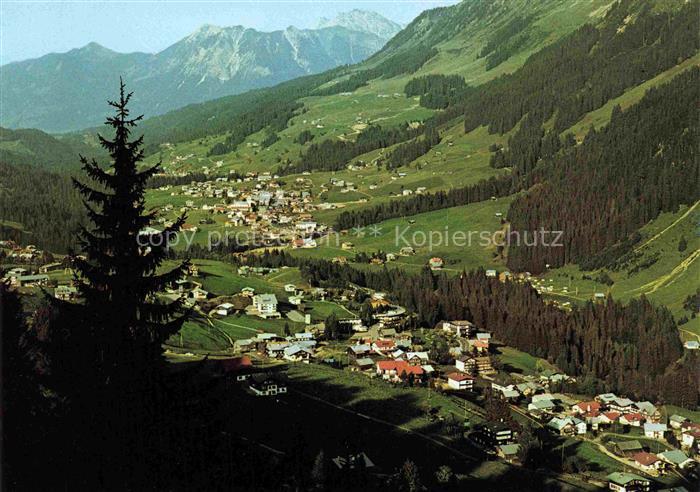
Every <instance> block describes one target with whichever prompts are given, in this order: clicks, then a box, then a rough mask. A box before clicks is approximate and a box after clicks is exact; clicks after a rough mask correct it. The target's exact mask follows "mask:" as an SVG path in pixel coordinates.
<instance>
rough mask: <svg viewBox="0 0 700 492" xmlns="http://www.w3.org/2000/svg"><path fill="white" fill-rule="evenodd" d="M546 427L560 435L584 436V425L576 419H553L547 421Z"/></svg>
mask: <svg viewBox="0 0 700 492" xmlns="http://www.w3.org/2000/svg"><path fill="white" fill-rule="evenodd" d="M547 427H549V428H551V429H554V430H556V431H557V432H559V434H561V435H565V434H579V435H581V434H585V433H586V427H587V426H586V423H585V422H584V421H583V420H581V419H577V418H576V417H564V418H559V417H555V418H553V419H552V420H550V421H549V423H548V424H547Z"/></svg>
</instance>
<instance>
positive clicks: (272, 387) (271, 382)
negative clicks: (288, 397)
mask: <svg viewBox="0 0 700 492" xmlns="http://www.w3.org/2000/svg"><path fill="white" fill-rule="evenodd" d="M249 384H250V390H251V391H252V392H253V394H254V395H255V396H276V395H280V394H285V393H287V385H286V384H285V383H284V382H283V381H281V380H280V379H279V378H278V377H276V376H274V375H270V374H254V375H253V376H252V377H251V378H250V379H249Z"/></svg>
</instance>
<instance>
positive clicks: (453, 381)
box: [447, 372, 474, 391]
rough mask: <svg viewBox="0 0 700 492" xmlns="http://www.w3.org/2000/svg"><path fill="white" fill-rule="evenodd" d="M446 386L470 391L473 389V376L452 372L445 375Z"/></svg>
mask: <svg viewBox="0 0 700 492" xmlns="http://www.w3.org/2000/svg"><path fill="white" fill-rule="evenodd" d="M447 386H449V387H450V388H451V389H454V390H461V391H471V390H472V389H474V378H473V377H472V376H470V375H468V374H463V373H460V372H453V373H452V374H449V375H448V376H447Z"/></svg>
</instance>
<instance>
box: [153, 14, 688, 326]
mask: <svg viewBox="0 0 700 492" xmlns="http://www.w3.org/2000/svg"><path fill="white" fill-rule="evenodd" d="M608 5H609V2H604V1H601V2H594V3H589V2H576V3H574V5H573V6H572V5H569V6H568V7H566V8H565V7H563V6H561V7H559V8H550V9H547V12H546V14H545V15H543V16H542V17H540V18H539V19H538V20H537V21H536V23H535V26H534V27H533V29H532V32H533V36H531V39H532V41H531V42H530V43H529V44H526V45H525V46H524V47H522V48H521V51H520V52H519V53H518V54H516V55H515V56H513V57H511V58H510V59H508V60H507V61H506V62H504V63H503V64H501V65H499V66H498V67H496V68H495V69H492V70H489V71H487V70H486V69H485V66H484V59H478V58H477V57H476V53H477V52H478V50H480V48H481V47H482V46H483V45H484V44H485V43H486V41H487V40H488V36H489V34H490V33H491V32H493V30H494V29H497V28H498V27H499V26H500V25H502V24H501V22H499V21H498V20H495V21H492V25H489V26H488V29H485V28H484V26H481V28H480V29H475V28H474V26H466V27H465V28H464V29H463V30H462V32H461V33H460V34H458V35H457V36H455V37H453V38H452V39H450V40H449V41H447V42H444V43H441V44H440V45H438V48H439V54H438V56H436V57H435V58H434V59H432V60H430V61H429V62H428V63H427V64H425V65H424V66H423V67H422V68H421V69H420V70H419V71H418V72H417V73H416V74H415V75H422V74H427V73H459V74H461V75H463V76H465V78H466V79H467V80H469V81H470V83H473V84H478V83H483V82H485V81H487V80H490V79H491V78H493V77H496V76H498V75H500V74H502V73H507V72H509V71H512V70H515V69H517V67H519V66H520V65H521V64H522V63H523V62H524V61H525V60H526V58H527V57H528V56H529V55H530V54H532V53H533V52H535V51H536V50H537V49H539V48H541V46H543V45H544V44H546V43H548V42H551V41H553V40H554V39H556V38H558V37H560V36H561V35H563V34H565V33H566V32H570V31H571V30H572V29H574V28H576V27H577V26H579V25H581V24H582V23H583V22H585V21H591V20H592V21H595V19H596V18H598V16H601V15H602V14H603V13H604V12H605V10H606V6H608ZM699 56H700V55H699ZM698 61H700V60H699V58H698V56H696V57H694V58H692V59H690V60H687V61H686V62H684V63H683V64H681V65H679V66H678V67H674V68H672V69H670V70H668V71H667V72H664V73H662V74H660V75H658V76H657V77H655V78H653V79H651V80H649V81H647V82H645V83H644V84H641V85H640V86H637V87H634V88H632V89H630V90H628V91H626V92H625V93H624V94H623V95H621V96H620V97H618V98H616V99H614V100H612V101H609V102H608V103H607V104H606V105H605V106H603V107H602V108H600V109H598V110H596V111H593V112H591V113H589V114H587V115H586V116H585V117H584V118H583V119H582V120H581V121H580V122H578V123H577V124H576V125H574V127H572V131H574V133H575V134H576V135H577V136H579V137H580V136H582V135H583V134H584V132H585V131H586V130H587V129H588V128H589V127H590V126H591V125H594V126H596V127H600V126H602V125H604V124H606V123H607V121H608V120H609V117H610V113H611V111H612V108H613V107H614V106H615V105H616V104H620V105H621V106H622V107H623V109H624V108H626V107H628V106H630V105H632V104H634V103H635V102H637V101H638V100H639V99H640V98H641V97H642V96H643V94H644V92H645V91H646V90H647V89H648V88H650V87H653V86H655V85H658V84H660V83H663V82H665V81H667V80H669V79H670V78H672V77H673V76H675V75H677V74H678V73H680V72H681V71H682V70H684V69H686V68H688V67H690V66H693V65H695V64H697V63H698ZM411 77H412V76H400V77H395V78H392V79H386V80H385V79H379V80H374V81H372V82H370V84H369V85H368V86H365V87H362V88H360V89H358V90H356V91H354V92H353V93H352V94H351V95H333V96H325V97H309V98H306V99H305V100H304V103H305V109H306V112H304V113H302V114H299V115H297V116H295V117H294V118H293V119H292V120H291V121H290V125H289V126H288V128H286V129H285V130H283V131H282V132H280V134H279V135H280V141H278V142H276V143H275V144H273V145H272V146H271V147H270V148H268V149H260V148H259V147H258V146H257V145H256V144H257V143H259V142H260V141H261V140H262V139H263V138H264V136H265V132H264V131H263V132H259V133H257V134H254V135H251V136H250V137H249V138H248V139H247V140H246V142H244V144H242V145H241V146H239V148H238V150H237V151H235V152H233V153H230V154H227V155H224V156H218V157H216V158H208V157H206V151H207V149H209V148H210V147H211V145H212V144H213V143H215V142H216V141H218V140H221V139H222V138H223V137H222V136H215V137H207V138H205V139H201V140H197V141H193V142H187V143H182V144H177V145H174V146H171V147H170V148H166V149H163V152H162V157H163V160H164V162H165V165H166V168H169V169H171V170H178V171H185V170H187V171H193V170H200V169H201V168H202V167H203V166H208V167H209V168H214V167H215V165H214V162H216V161H219V160H220V161H222V165H221V167H220V168H218V169H217V171H216V172H217V173H221V174H225V173H227V172H228V171H229V170H232V169H233V170H236V171H238V172H247V171H251V170H254V171H259V172H261V171H272V170H274V169H275V168H276V167H277V166H278V165H279V161H281V160H283V159H286V158H289V159H292V160H294V159H296V158H297V156H298V155H299V153H300V152H301V151H302V150H303V149H302V146H300V145H299V144H297V143H295V142H294V141H293V140H294V139H295V137H296V135H298V134H299V132H301V131H302V130H309V131H311V132H312V133H313V134H314V135H315V139H314V141H315V142H318V141H320V140H322V139H326V138H333V139H335V138H341V139H353V138H354V136H355V135H356V134H357V132H358V131H360V129H361V125H366V124H368V123H377V124H381V125H393V124H398V123H401V122H403V121H414V120H420V119H423V118H425V117H427V116H429V115H430V114H431V113H432V112H431V111H430V110H427V109H425V108H421V107H420V106H418V104H417V101H416V100H415V99H414V98H406V97H405V96H404V95H403V86H404V85H405V83H406V82H407V81H408V80H409V79H410V78H411ZM381 96H386V97H381ZM507 137H508V135H503V136H499V135H491V134H489V133H488V132H487V131H486V130H485V129H483V128H480V129H477V130H475V131H473V132H471V133H469V134H466V135H465V134H463V132H462V131H461V124H460V123H458V124H456V125H454V126H451V127H448V128H445V129H443V142H442V143H441V144H439V145H438V146H437V147H435V148H434V149H433V150H431V152H430V153H429V154H427V155H426V156H423V157H421V158H419V159H417V161H416V162H413V163H411V164H410V165H408V166H405V167H403V168H400V169H399V170H398V171H399V172H401V173H405V176H402V177H399V176H398V175H397V173H390V172H388V171H385V170H377V169H376V167H374V166H370V167H368V168H366V169H362V170H359V171H348V170H344V171H340V172H336V173H314V174H312V175H310V176H305V177H304V178H305V179H309V180H311V182H313V183H314V185H315V186H320V185H321V184H325V183H327V182H328V181H329V180H330V178H331V177H334V178H337V179H344V180H346V181H351V182H353V183H354V184H355V185H356V187H357V191H354V192H350V193H342V194H341V193H339V192H337V191H334V190H331V191H328V192H326V193H324V194H322V195H320V196H319V197H318V198H317V200H318V201H319V202H324V201H327V202H333V203H336V204H337V205H338V206H339V208H337V209H334V210H324V211H318V212H316V214H315V217H316V219H317V220H320V221H322V222H326V223H329V222H332V221H333V219H334V218H335V216H336V215H337V214H338V213H340V212H341V211H342V210H348V209H357V208H362V207H367V206H371V205H375V204H377V203H381V202H383V201H387V200H390V199H393V198H395V197H396V196H397V194H398V193H401V191H402V190H404V189H409V190H415V189H416V188H417V187H425V188H426V189H427V190H428V191H435V190H438V189H446V188H450V187H452V186H461V185H464V184H470V183H474V182H477V181H479V180H480V179H483V178H486V177H489V176H492V175H494V174H496V173H497V172H507V170H499V171H496V170H494V169H492V168H490V166H488V159H489V152H488V146H489V145H490V144H492V143H504V142H505V141H506V140H507ZM307 145H308V144H307ZM188 154H193V156H191V157H189V158H188V159H184V160H178V161H176V160H175V156H176V155H179V156H184V155H188ZM379 155H380V151H375V152H371V153H369V154H366V155H364V156H360V157H358V158H357V159H356V161H359V160H362V161H364V162H373V161H374V160H375V159H377V158H378V157H379ZM155 157H156V156H152V157H151V158H150V159H151V160H153V159H155ZM297 177H298V176H289V177H286V178H285V179H286V180H287V181H288V182H290V181H292V180H294V179H295V178H297ZM370 186H372V189H370ZM184 200H185V199H184V198H183V197H174V198H173V197H170V196H169V192H159V191H154V192H152V193H150V195H149V204H151V205H162V204H165V203H168V202H172V203H175V204H181V203H180V202H183V203H184ZM195 201H197V202H198V203H213V200H206V199H198V200H195ZM488 207H489V204H477V205H476V206H469V207H467V208H464V209H463V208H462V207H458V209H456V210H453V211H451V212H450V211H441V212H438V213H431V214H422V215H421V216H417V217H416V220H417V224H416V227H418V226H420V227H421V228H426V227H430V228H432V229H440V228H442V227H444V225H445V224H447V223H449V225H450V227H456V228H460V229H464V230H480V228H481V227H483V226H484V225H485V224H486V222H485V221H486V217H487V216H489V215H490V218H491V219H492V218H493V216H492V212H493V211H489V212H488V213H487V212H485V210H487V209H488ZM505 207H507V204H506V205H505V206H503V209H502V210H499V211H502V212H503V213H504V214H505V212H506V208H505ZM467 212H468V213H469V214H470V215H469V216H464V218H463V220H459V221H457V222H456V223H455V219H454V218H453V219H447V216H448V215H449V214H450V213H451V214H452V215H453V216H458V215H459V214H461V213H467ZM472 212H474V213H473V214H472ZM423 215H425V217H423ZM203 216H204V214H202V213H200V212H194V213H192V214H191V219H190V222H193V223H196V222H197V221H198V219H199V218H201V217H203ZM215 220H218V221H219V223H217V224H214V225H211V226H200V227H201V228H202V229H203V231H207V230H211V229H216V230H223V224H222V223H221V222H222V219H221V218H220V217H219V218H218V219H216V218H215ZM665 220H672V219H671V218H669V219H666V218H665V217H660V218H659V219H658V220H657V221H654V223H652V224H650V225H649V226H647V228H645V229H646V230H645V233H646V234H651V231H653V229H654V227H657V226H658V227H662V225H663V224H664V221H665ZM400 223H401V221H400V220H396V221H387V223H384V224H380V226H381V227H383V228H385V229H387V230H388V229H392V230H393V228H394V227H395V226H396V225H397V224H400ZM655 224H656V225H655ZM492 226H493V224H489V225H488V227H487V230H488V229H489V227H492ZM686 227H690V226H689V225H688V226H686ZM205 235H206V234H205V232H200V233H199V234H198V235H197V236H196V239H195V240H196V241H197V242H200V243H203V242H204V240H205ZM664 236H665V237H664V240H663V241H661V240H659V241H657V242H656V244H654V245H652V246H653V248H650V249H649V251H648V253H647V254H653V253H654V252H655V251H658V252H660V253H662V252H665V253H666V254H662V257H661V259H660V260H659V261H658V262H657V263H656V264H655V265H653V266H652V267H650V268H648V269H646V270H642V271H640V272H638V273H636V274H632V275H629V276H628V275H627V274H626V272H624V271H623V272H612V273H611V276H612V277H613V279H614V280H615V284H614V285H613V287H612V288H611V289H609V290H610V292H611V293H612V294H613V295H614V296H616V297H618V298H622V299H627V298H629V297H632V296H634V295H639V294H642V293H645V294H646V295H648V296H649V297H651V298H652V299H655V300H657V301H658V302H660V303H663V304H665V305H667V306H669V307H670V308H671V309H672V310H673V312H674V314H676V315H677V316H679V315H680V314H681V312H680V305H681V303H682V300H683V299H684V298H685V296H686V295H687V294H688V293H689V292H690V291H692V290H694V285H693V282H692V279H693V278H694V277H696V276H697V273H698V268H699V267H698V262H697V261H694V262H689V265H688V268H687V269H684V266H682V265H681V262H682V260H683V258H680V257H679V255H678V254H677V253H676V254H670V253H669V251H670V250H671V249H675V248H671V246H670V245H671V243H674V242H675V243H677V240H678V237H677V236H678V234H677V233H675V232H673V231H668V232H667V233H666V234H665V235H664ZM690 236H692V237H695V235H693V234H688V235H686V237H687V238H688V239H689V240H690ZM349 240H351V241H352V242H354V243H355V244H356V246H357V250H362V251H368V252H372V251H376V250H377V249H382V250H384V251H395V250H396V249H398V248H397V247H395V245H394V244H392V243H391V241H389V242H387V241H388V239H387V238H386V237H383V238H381V237H380V238H367V237H365V238H350V239H349ZM664 242H665V243H666V244H665V246H666V247H665V248H664V247H662V246H661V245H662V244H664ZM697 247H698V246H697V245H696V243H695V240H692V241H691V244H690V245H689V248H688V254H690V252H692V251H694V250H696V249H697ZM297 254H304V255H311V256H322V257H332V256H337V255H345V256H349V255H351V253H347V252H343V251H341V250H340V248H339V247H334V245H332V244H331V245H326V246H324V247H322V248H320V249H318V250H310V251H300V252H298V253H297ZM432 255H438V256H443V257H445V259H446V260H447V262H448V268H453V266H454V269H455V270H458V269H461V268H463V267H464V268H473V267H476V266H486V267H489V266H491V267H498V266H499V264H498V263H497V262H494V260H493V258H492V255H491V252H490V251H487V250H484V248H476V249H474V248H467V249H464V248H463V249H459V248H444V247H443V248H438V249H436V250H435V251H434V252H428V251H419V254H418V255H417V256H415V257H409V258H402V259H400V260H399V261H398V262H396V263H394V264H393V265H396V266H401V267H405V268H411V269H417V268H420V267H421V266H422V265H424V264H425V261H426V259H427V258H429V257H430V256H432ZM450 263H452V265H449V264H450ZM679 265H681V266H680V268H679V270H678V271H676V272H674V269H676V268H677V267H679ZM582 275H583V272H579V271H578V269H577V268H576V267H575V266H569V267H566V268H563V269H559V270H557V271H554V272H550V273H549V274H548V275H547V276H546V279H545V280H546V282H550V281H551V283H552V284H553V285H554V287H555V297H556V298H562V299H563V298H566V300H576V301H581V300H585V299H589V298H590V297H591V295H592V294H593V292H600V291H603V292H607V291H608V289H607V288H606V287H605V286H602V285H601V284H599V283H597V282H595V281H588V280H582V279H581V276H582ZM593 276H595V275H593ZM570 277H573V278H570ZM564 286H567V287H568V288H569V292H568V294H566V295H562V292H561V288H562V287H564ZM577 288H578V294H575V293H574V292H575V291H576V289H577ZM683 329H685V330H689V331H690V332H694V333H696V334H697V333H700V322H699V321H698V320H692V321H691V322H690V323H689V324H688V325H685V326H684V327H683ZM688 336H691V335H688Z"/></svg>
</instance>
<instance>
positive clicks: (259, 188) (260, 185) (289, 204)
mask: <svg viewBox="0 0 700 492" xmlns="http://www.w3.org/2000/svg"><path fill="white" fill-rule="evenodd" d="M277 179H278V176H275V175H271V174H269V173H262V174H257V173H248V174H247V175H246V176H245V177H243V178H241V177H238V178H235V179H233V178H231V179H229V178H228V177H219V178H216V179H215V180H211V181H199V182H198V181H193V182H191V183H190V184H188V185H182V186H181V187H180V189H179V190H175V189H173V190H172V191H171V193H170V194H171V196H184V197H187V198H190V199H188V200H186V201H185V203H184V205H183V206H182V207H180V209H179V211H180V212H186V211H203V212H208V213H209V214H210V215H211V216H212V217H214V216H217V215H218V216H221V217H222V219H220V220H219V221H217V222H222V223H223V225H224V226H225V227H242V226H246V227H248V229H249V230H251V231H252V232H255V233H256V234H257V238H258V239H259V240H260V241H262V240H267V241H270V242H279V243H283V242H284V243H286V242H288V243H290V244H291V245H292V246H293V247H307V248H308V247H315V246H316V245H315V243H314V241H313V238H314V237H318V236H319V235H321V234H323V233H324V232H325V231H326V229H327V228H326V226H324V225H322V224H318V223H316V222H315V221H314V220H313V219H312V215H311V212H313V211H315V210H317V208H318V206H317V205H316V204H314V203H313V199H312V194H311V191H310V186H311V185H310V182H309V183H307V182H306V180H303V179H302V180H301V181H302V184H303V185H304V187H305V188H307V189H301V190H297V189H290V190H285V189H282V188H281V186H280V183H279V182H278V181H277ZM248 182H251V185H252V186H249V187H245V188H244V187H240V185H241V184H242V183H248ZM234 183H235V184H236V185H238V186H234ZM253 183H254V185H253ZM297 184H298V183H297ZM197 198H200V199H208V200H206V201H209V202H211V201H214V200H220V201H219V202H216V203H213V204H211V203H204V204H198V203H197V201H196V200H195V199H197ZM174 209H175V207H174V206H173V205H172V204H168V205H165V206H164V207H163V209H162V210H161V211H162V212H164V215H163V217H162V218H161V219H160V222H161V223H162V224H163V225H164V226H166V227H167V226H168V225H170V224H171V223H172V220H168V219H166V218H165V214H167V213H168V212H173V211H174ZM206 221H207V219H202V221H201V222H202V223H206ZM183 230H186V231H193V232H196V231H197V226H196V225H194V224H186V225H185V226H184V227H183ZM307 238H308V240H307V241H303V240H304V239H307ZM300 239H301V240H302V241H301V242H300V241H299V240H300Z"/></svg>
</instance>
